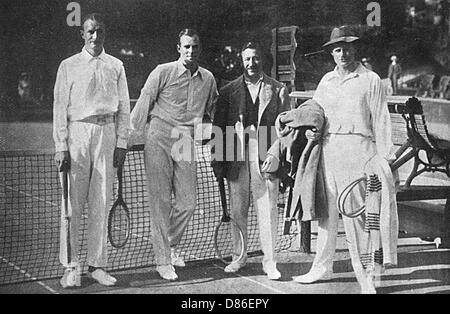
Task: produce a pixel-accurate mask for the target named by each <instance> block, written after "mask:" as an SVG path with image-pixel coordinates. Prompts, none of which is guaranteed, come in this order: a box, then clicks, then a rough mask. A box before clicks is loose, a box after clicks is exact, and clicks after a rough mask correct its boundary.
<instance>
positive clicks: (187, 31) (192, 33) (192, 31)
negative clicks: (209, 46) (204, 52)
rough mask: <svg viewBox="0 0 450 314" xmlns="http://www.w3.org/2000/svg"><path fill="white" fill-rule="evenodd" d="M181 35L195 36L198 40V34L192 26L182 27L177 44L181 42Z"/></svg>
mask: <svg viewBox="0 0 450 314" xmlns="http://www.w3.org/2000/svg"><path fill="white" fill-rule="evenodd" d="M183 36H189V37H194V36H197V37H198V39H199V40H200V35H199V34H198V32H197V31H196V30H195V29H193V28H184V29H182V30H181V31H180V33H179V34H178V44H181V37H183Z"/></svg>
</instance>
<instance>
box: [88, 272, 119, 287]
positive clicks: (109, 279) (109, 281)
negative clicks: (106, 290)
mask: <svg viewBox="0 0 450 314" xmlns="http://www.w3.org/2000/svg"><path fill="white" fill-rule="evenodd" d="M87 276H88V277H89V278H92V279H94V280H95V281H97V282H98V283H99V284H101V285H103V286H114V285H115V284H116V282H117V279H116V278H114V277H113V276H111V275H110V274H108V273H107V272H106V271H104V270H103V269H101V268H97V269H96V270H94V271H93V272H92V273H91V272H88V273H87Z"/></svg>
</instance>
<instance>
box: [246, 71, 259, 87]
mask: <svg viewBox="0 0 450 314" xmlns="http://www.w3.org/2000/svg"><path fill="white" fill-rule="evenodd" d="M263 78H264V76H263V74H262V73H261V75H260V76H259V78H258V81H256V83H254V84H253V83H252V82H250V81H249V80H248V79H247V77H246V76H245V75H244V83H245V84H246V85H258V84H260V83H261V82H262V80H263Z"/></svg>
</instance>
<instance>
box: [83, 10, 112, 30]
mask: <svg viewBox="0 0 450 314" xmlns="http://www.w3.org/2000/svg"><path fill="white" fill-rule="evenodd" d="M88 20H91V21H95V22H97V23H99V24H103V26H106V24H105V19H104V17H103V15H101V14H100V13H96V12H94V13H89V14H87V15H85V16H84V18H83V23H81V28H84V23H86V21H88Z"/></svg>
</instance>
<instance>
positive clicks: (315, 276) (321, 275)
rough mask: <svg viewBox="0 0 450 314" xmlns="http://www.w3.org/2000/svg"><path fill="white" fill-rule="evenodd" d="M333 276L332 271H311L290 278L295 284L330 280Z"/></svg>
mask: <svg viewBox="0 0 450 314" xmlns="http://www.w3.org/2000/svg"><path fill="white" fill-rule="evenodd" d="M332 275H333V272H332V271H329V270H319V269H311V270H310V271H309V272H308V273H307V274H304V275H301V276H295V277H292V279H293V280H294V281H295V282H298V283H304V284H307V283H314V282H316V281H321V280H330V279H331V277H332Z"/></svg>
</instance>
